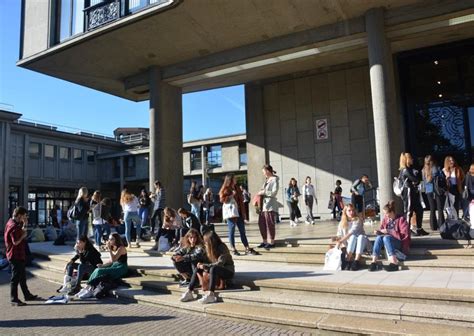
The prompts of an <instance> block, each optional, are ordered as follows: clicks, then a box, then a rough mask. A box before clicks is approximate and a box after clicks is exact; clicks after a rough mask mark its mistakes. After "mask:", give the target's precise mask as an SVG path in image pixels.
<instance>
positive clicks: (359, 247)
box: [336, 204, 368, 271]
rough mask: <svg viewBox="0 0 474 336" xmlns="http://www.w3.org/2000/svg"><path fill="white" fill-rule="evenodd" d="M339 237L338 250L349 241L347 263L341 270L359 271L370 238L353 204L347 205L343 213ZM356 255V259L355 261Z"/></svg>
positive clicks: (338, 232) (338, 231)
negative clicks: (361, 258)
mask: <svg viewBox="0 0 474 336" xmlns="http://www.w3.org/2000/svg"><path fill="white" fill-rule="evenodd" d="M337 237H338V240H337V243H336V247H337V248H339V247H340V246H341V245H342V244H344V243H345V242H346V241H347V246H346V249H347V257H346V259H345V260H346V262H345V263H344V265H341V269H342V270H344V269H346V270H349V269H350V270H352V271H357V270H359V269H360V257H361V255H362V252H364V249H365V246H366V245H367V241H368V238H367V236H366V235H365V231H364V223H363V221H362V219H361V218H360V217H359V216H358V215H357V212H356V209H355V207H354V205H352V204H347V205H346V206H345V207H344V209H343V211H342V216H341V221H340V222H339V227H338V230H337ZM354 253H355V258H354V260H353V255H354ZM343 260H344V259H343Z"/></svg>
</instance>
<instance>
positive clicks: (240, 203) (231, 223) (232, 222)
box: [219, 174, 256, 255]
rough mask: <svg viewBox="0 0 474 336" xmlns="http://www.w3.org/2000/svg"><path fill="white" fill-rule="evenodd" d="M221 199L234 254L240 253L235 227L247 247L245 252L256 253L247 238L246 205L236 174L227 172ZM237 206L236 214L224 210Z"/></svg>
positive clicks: (220, 192) (221, 190) (220, 194)
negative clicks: (236, 241) (237, 247)
mask: <svg viewBox="0 0 474 336" xmlns="http://www.w3.org/2000/svg"><path fill="white" fill-rule="evenodd" d="M219 199H220V202H221V203H222V204H223V205H222V207H223V216H224V217H225V218H224V219H225V220H226V221H227V227H228V229H229V243H230V246H231V248H232V252H233V254H234V255H240V253H239V251H237V249H236V248H235V227H236V226H237V228H238V229H239V233H240V240H241V241H242V244H243V245H244V247H245V253H246V254H249V255H255V254H256V252H255V251H254V250H253V249H252V248H250V247H249V242H248V240H247V234H246V233H245V220H246V219H247V217H246V216H247V215H246V213H245V206H244V197H243V195H242V191H241V190H240V188H239V187H238V185H237V181H236V179H235V176H234V174H227V175H226V176H225V178H224V183H223V184H222V187H221V189H220V191H219ZM226 207H227V208H228V209H227V210H229V209H230V208H232V207H233V208H235V210H236V211H234V212H235V213H234V214H230V211H227V214H226V213H225V212H226V211H224V208H226Z"/></svg>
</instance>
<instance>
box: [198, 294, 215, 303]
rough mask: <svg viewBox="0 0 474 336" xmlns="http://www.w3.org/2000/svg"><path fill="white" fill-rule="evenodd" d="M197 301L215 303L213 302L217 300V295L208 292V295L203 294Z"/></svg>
mask: <svg viewBox="0 0 474 336" xmlns="http://www.w3.org/2000/svg"><path fill="white" fill-rule="evenodd" d="M198 301H199V302H200V303H202V304H207V303H215V302H217V297H216V296H215V295H213V294H208V295H204V296H203V297H202V298H201V299H199V300H198Z"/></svg>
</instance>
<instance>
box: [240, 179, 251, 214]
mask: <svg viewBox="0 0 474 336" xmlns="http://www.w3.org/2000/svg"><path fill="white" fill-rule="evenodd" d="M240 191H241V192H242V197H243V198H244V207H245V217H246V218H247V220H249V219H250V211H249V204H250V199H251V198H252V195H250V193H249V191H248V190H247V188H246V187H244V185H243V184H241V185H240Z"/></svg>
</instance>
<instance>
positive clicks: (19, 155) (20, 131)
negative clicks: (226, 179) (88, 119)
mask: <svg viewBox="0 0 474 336" xmlns="http://www.w3.org/2000/svg"><path fill="white" fill-rule="evenodd" d="M20 116H21V114H18V113H12V112H8V111H1V110H0V162H1V163H2V165H1V166H0V176H1V177H2V179H1V183H0V188H1V189H0V191H1V192H0V204H1V206H2V208H1V209H0V214H1V215H2V221H1V225H0V231H1V230H2V228H3V225H4V224H5V222H6V219H7V218H8V216H9V215H10V214H11V212H12V211H13V209H14V208H15V207H16V206H17V205H19V204H21V205H25V206H26V205H27V206H28V209H29V212H30V222H31V223H34V224H36V223H37V224H40V225H44V224H46V223H49V222H50V221H51V219H50V218H49V214H50V210H51V209H52V208H53V206H54V205H57V206H59V207H60V208H61V209H62V211H63V213H66V211H67V209H68V208H69V206H70V205H71V202H73V200H74V199H75V197H76V193H77V190H78V189H79V188H80V187H81V186H86V187H88V188H89V189H90V191H93V190H95V189H99V190H101V192H102V194H103V195H105V196H107V197H110V198H111V199H112V200H113V201H114V203H115V204H116V203H117V200H118V198H119V195H120V190H121V189H122V188H123V186H124V185H127V186H128V187H129V188H130V189H131V190H132V191H133V192H135V193H138V192H139V191H140V189H141V188H143V187H147V185H148V179H149V176H148V168H149V166H148V160H149V146H148V138H149V134H148V132H149V131H148V129H147V128H120V129H117V130H116V131H115V132H114V137H106V136H102V135H97V134H92V133H87V132H83V131H78V130H74V133H71V130H66V129H61V128H58V127H57V126H52V125H46V124H38V123H33V122H28V121H24V120H22V119H19V118H20ZM245 140H246V139H245V135H243V134H239V135H233V136H226V137H218V138H212V139H202V140H197V141H190V142H185V143H184V147H183V149H182V150H181V152H182V153H183V154H182V155H183V162H184V166H183V171H184V180H185V184H184V188H185V189H182V190H180V193H181V194H182V195H185V194H186V193H187V190H189V186H190V181H191V180H196V181H197V182H198V184H203V185H208V186H210V187H211V188H213V190H214V192H215V193H216V192H217V191H218V190H219V188H220V186H221V184H222V180H223V176H224V175H225V174H227V173H231V172H232V173H234V174H236V176H239V177H240V180H241V181H242V182H243V183H246V181H247V165H246V152H245V148H246V146H245ZM195 153H198V154H199V155H196V154H195ZM202 153H204V155H202ZM180 206H184V203H183V204H181V205H180Z"/></svg>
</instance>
